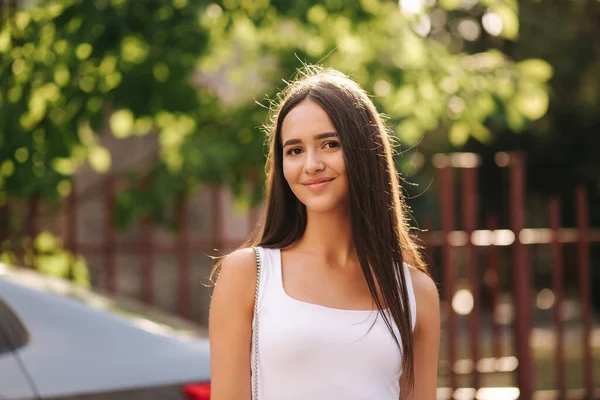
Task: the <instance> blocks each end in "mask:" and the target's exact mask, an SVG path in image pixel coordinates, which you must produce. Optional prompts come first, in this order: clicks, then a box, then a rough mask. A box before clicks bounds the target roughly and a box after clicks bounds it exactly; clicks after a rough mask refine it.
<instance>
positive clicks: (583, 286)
mask: <svg viewBox="0 0 600 400" xmlns="http://www.w3.org/2000/svg"><path fill="white" fill-rule="evenodd" d="M576 205H577V229H578V231H579V237H578V240H577V261H578V264H579V268H578V269H579V290H580V292H581V313H582V318H583V338H582V339H583V349H582V350H583V362H584V365H583V371H584V372H583V373H584V383H585V391H586V397H585V398H586V399H589V400H591V399H593V394H594V393H593V392H594V364H593V361H592V347H591V342H590V338H591V336H590V331H591V325H592V308H591V301H590V227H589V219H588V218H589V217H588V204H587V193H586V190H585V188H584V187H583V186H579V187H577V192H576Z"/></svg>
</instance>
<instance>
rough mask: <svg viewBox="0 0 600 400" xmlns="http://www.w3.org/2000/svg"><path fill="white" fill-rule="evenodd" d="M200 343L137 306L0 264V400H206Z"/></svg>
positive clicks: (189, 328) (193, 331)
mask: <svg viewBox="0 0 600 400" xmlns="http://www.w3.org/2000/svg"><path fill="white" fill-rule="evenodd" d="M201 335H202V331H201V330H200V329H199V328H198V327H197V326H195V325H193V324H191V323H188V322H185V321H183V320H181V319H178V318H175V317H168V316H166V315H164V314H160V313H158V312H156V311H153V310H150V309H147V308H144V307H143V306H141V305H139V304H137V303H134V302H131V301H116V300H112V299H110V298H108V297H105V296H101V295H99V294H97V293H94V292H91V291H89V290H85V289H82V288H80V287H76V286H74V285H72V284H70V283H68V282H65V281H62V280H59V279H55V278H50V277H47V276H41V275H39V274H37V273H35V272H33V271H29V270H24V269H18V268H12V267H7V266H5V265H3V264H0V399H2V400H5V399H11V400H13V399H19V400H26V399H52V400H59V399H65V400H66V399H69V400H84V399H85V400H100V399H107V400H117V399H128V400H146V399H165V400H166V399H169V400H171V399H173V400H175V399H177V400H182V399H186V400H209V398H210V368H209V346H208V339H206V338H202V337H201Z"/></svg>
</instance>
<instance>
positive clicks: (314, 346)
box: [257, 247, 416, 400]
mask: <svg viewBox="0 0 600 400" xmlns="http://www.w3.org/2000/svg"><path fill="white" fill-rule="evenodd" d="M259 251H260V253H261V261H262V263H261V277H260V279H261V280H260V288H259V295H258V312H257V315H258V325H259V329H258V382H259V387H258V398H259V400H296V399H297V400H306V399H311V400H355V399H356V400H359V399H365V400H367V399H368V400H373V399H377V400H398V399H399V396H400V382H399V380H400V375H401V373H402V368H401V365H402V354H401V351H400V350H399V349H398V346H397V345H396V343H395V342H394V339H393V337H392V335H391V333H390V331H389V330H388V328H387V326H386V324H385V322H384V320H383V318H382V317H381V315H379V313H378V312H377V311H376V310H374V311H371V310H341V309H335V308H329V307H325V306H320V305H316V304H311V303H306V302H303V301H300V300H296V299H294V298H292V297H290V296H288V295H287V293H286V292H285V291H284V289H283V280H282V273H281V251H280V250H279V249H265V248H260V247H259ZM404 272H405V276H406V282H407V284H408V295H409V303H410V311H411V315H412V327H413V329H414V327H415V322H416V303H415V296H414V291H413V287H412V281H411V278H410V273H409V271H408V266H407V265H406V264H405V265H404ZM384 312H386V313H388V314H387V316H388V317H389V320H390V323H391V324H392V326H393V327H394V330H395V333H396V335H397V337H398V338H400V335H399V333H398V330H397V328H396V326H395V324H394V322H393V319H392V317H391V314H390V313H389V312H388V311H384Z"/></svg>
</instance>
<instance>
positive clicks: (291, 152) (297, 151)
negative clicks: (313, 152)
mask: <svg viewBox="0 0 600 400" xmlns="http://www.w3.org/2000/svg"><path fill="white" fill-rule="evenodd" d="M300 153H302V149H300V148H298V147H295V148H293V149H290V150H288V151H287V154H288V155H290V156H297V155H298V154H300Z"/></svg>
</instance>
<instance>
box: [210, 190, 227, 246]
mask: <svg viewBox="0 0 600 400" xmlns="http://www.w3.org/2000/svg"><path fill="white" fill-rule="evenodd" d="M211 190H212V193H211V194H212V196H211V197H212V216H213V219H212V228H213V229H212V231H213V244H214V245H213V246H214V249H213V250H216V251H220V252H222V251H224V249H223V245H224V242H225V241H224V239H223V228H224V222H225V221H224V220H225V218H224V215H223V196H222V194H221V187H220V186H218V185H216V184H215V185H213V186H212V188H211Z"/></svg>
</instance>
